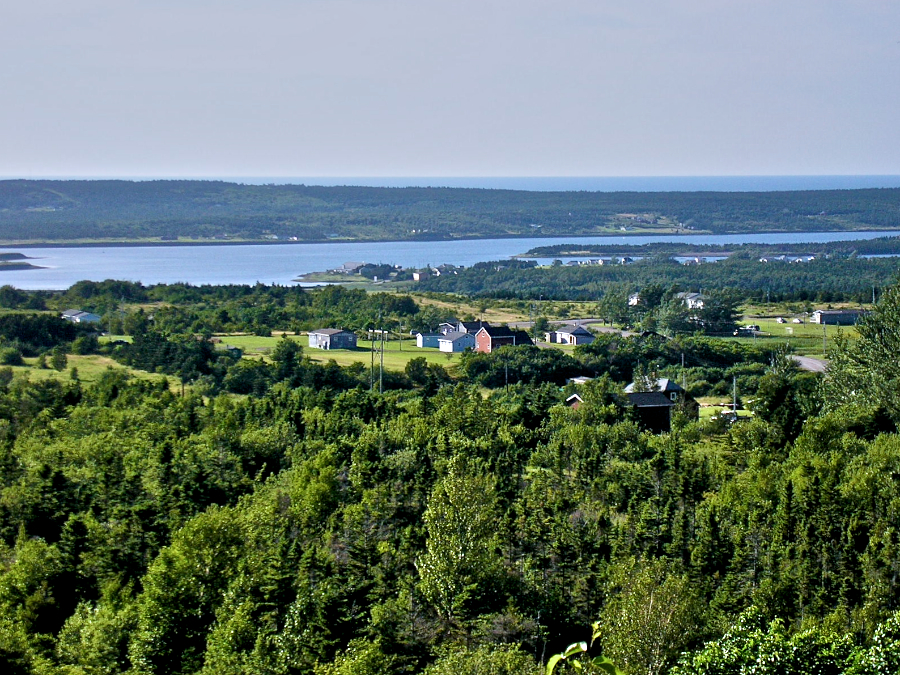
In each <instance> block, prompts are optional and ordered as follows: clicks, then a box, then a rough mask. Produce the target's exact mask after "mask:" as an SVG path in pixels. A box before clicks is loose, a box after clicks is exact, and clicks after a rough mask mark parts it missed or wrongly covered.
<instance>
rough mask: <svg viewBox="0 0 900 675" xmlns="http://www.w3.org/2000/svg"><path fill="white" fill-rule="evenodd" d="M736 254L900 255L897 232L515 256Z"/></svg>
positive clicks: (568, 248)
mask: <svg viewBox="0 0 900 675" xmlns="http://www.w3.org/2000/svg"><path fill="white" fill-rule="evenodd" d="M737 254H760V255H763V256H769V257H772V256H779V255H789V256H803V255H846V256H851V255H900V235H897V236H890V237H879V238H877V239H852V240H847V241H828V242H816V243H811V242H803V243H796V244H785V243H779V244H725V245H717V244H692V243H690V242H680V241H679V242H652V243H648V244H637V245H635V244H610V245H606V244H598V245H594V244H578V243H573V244H558V245H554V246H536V247H534V248H532V249H529V250H528V251H526V252H525V253H520V254H519V255H517V256H516V257H517V258H524V259H528V258H552V257H567V258H568V257H582V256H595V255H596V256H610V255H619V256H622V255H625V256H642V257H646V256H653V255H666V256H716V257H726V258H727V257H731V256H733V255H737Z"/></svg>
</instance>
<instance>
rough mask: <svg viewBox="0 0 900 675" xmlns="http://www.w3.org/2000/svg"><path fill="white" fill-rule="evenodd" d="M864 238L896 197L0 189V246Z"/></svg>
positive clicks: (108, 183)
mask: <svg viewBox="0 0 900 675" xmlns="http://www.w3.org/2000/svg"><path fill="white" fill-rule="evenodd" d="M864 230H900V188H875V189H856V190H805V191H786V192H740V193H724V192H640V193H637V192H529V191H522V190H486V189H475V188H370V187H317V186H306V185H240V184H234V183H225V182H221V181H199V180H160V181H144V182H132V181H123V180H80V181H78V180H75V181H52V180H6V181H0V242H2V245H3V246H22V247H25V246H42V245H43V246H47V245H68V246H72V245H77V246H113V245H118V246H129V245H131V246H145V245H204V244H206V245H221V244H248V243H254V244H256V243H272V244H276V243H313V242H315V243H325V242H334V243H339V242H353V241H355V242H358V241H398V242H400V241H448V240H463V239H483V238H492V239H496V238H531V237H564V236H602V235H618V236H629V235H648V234H649V235H653V234H684V235H690V234H701V233H706V234H742V233H749V232H753V233H763V232H803V231H821V232H833V231H864Z"/></svg>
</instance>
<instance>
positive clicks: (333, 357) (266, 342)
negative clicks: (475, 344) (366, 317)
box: [218, 335, 459, 370]
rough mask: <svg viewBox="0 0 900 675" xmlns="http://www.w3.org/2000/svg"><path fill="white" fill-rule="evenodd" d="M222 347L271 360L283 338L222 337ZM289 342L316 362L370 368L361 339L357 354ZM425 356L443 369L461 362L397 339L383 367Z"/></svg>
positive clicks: (367, 350) (401, 366) (397, 366)
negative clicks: (299, 347) (301, 347)
mask: <svg viewBox="0 0 900 675" xmlns="http://www.w3.org/2000/svg"><path fill="white" fill-rule="evenodd" d="M218 337H219V339H220V340H221V341H222V342H221V344H222V345H223V346H224V345H228V346H231V347H239V348H241V349H243V350H244V356H245V357H252V356H264V357H268V355H269V354H270V353H271V351H272V350H273V349H274V348H275V345H277V344H278V341H279V340H280V339H281V336H280V335H279V336H278V337H259V336H256V335H220V336H218ZM288 339H289V340H295V341H297V342H299V343H300V345H302V346H303V353H304V354H305V355H306V356H308V357H309V358H310V359H311V360H313V361H318V362H320V363H326V362H327V361H334V362H335V363H337V364H338V365H340V366H349V365H350V364H352V363H357V362H358V363H362V364H364V365H368V364H370V363H371V359H372V355H371V351H370V350H371V345H372V343H371V342H368V341H366V340H360V341H359V343H358V347H357V349H356V350H355V351H350V350H347V349H332V350H328V351H326V350H324V349H315V348H312V349H311V348H310V347H309V341H308V339H307V337H306V336H305V335H298V336H293V335H289V336H288ZM375 346H376V350H377V349H378V348H379V347H380V343H376V345H375ZM421 356H424V357H425V359H426V360H427V361H428V363H437V364H440V365H442V366H445V367H447V366H450V365H453V364H455V363H456V362H458V361H459V354H450V355H448V354H445V353H443V352H440V351H438V350H437V349H420V348H418V347H416V343H415V342H414V341H412V340H404V341H403V346H402V347H401V346H400V345H399V343H398V342H397V341H396V340H390V341H388V342H386V343H385V348H384V367H385V368H387V369H388V370H403V369H404V368H406V364H407V363H409V361H410V360H412V359H414V358H418V357H421ZM375 362H376V363H380V362H381V355H380V353H379V352H378V351H376V353H375Z"/></svg>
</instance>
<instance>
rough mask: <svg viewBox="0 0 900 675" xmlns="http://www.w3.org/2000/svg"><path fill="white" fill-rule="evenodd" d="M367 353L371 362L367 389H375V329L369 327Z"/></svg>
mask: <svg viewBox="0 0 900 675" xmlns="http://www.w3.org/2000/svg"><path fill="white" fill-rule="evenodd" d="M369 340H371V342H370V343H369V355H370V356H371V358H372V364H371V365H370V366H369V391H375V329H374V328H370V329H369Z"/></svg>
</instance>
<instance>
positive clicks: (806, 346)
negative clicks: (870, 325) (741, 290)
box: [738, 316, 857, 358]
mask: <svg viewBox="0 0 900 675" xmlns="http://www.w3.org/2000/svg"><path fill="white" fill-rule="evenodd" d="M785 320H786V321H787V323H778V322H777V321H776V320H775V319H773V318H768V317H767V318H758V317H753V316H747V317H744V320H743V321H742V322H741V323H742V324H743V325H745V326H746V325H751V324H756V325H758V326H759V328H760V333H761V335H759V336H757V337H747V338H738V339H739V340H740V341H741V342H753V341H754V340H770V341H771V340H775V341H778V342H787V343H788V344H790V345H791V346H792V347H793V348H794V353H796V354H800V355H802V356H812V357H816V358H824V350H825V349H826V348H829V347H830V346H831V345H832V344H833V341H834V338H836V337H837V336H838V335H844V336H846V337H848V338H850V339H854V338H856V336H857V332H856V328H854V327H853V326H821V325H819V324H816V323H808V322H807V319H806V318H803V322H804V323H792V322H791V317H787V316H786V317H785Z"/></svg>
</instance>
